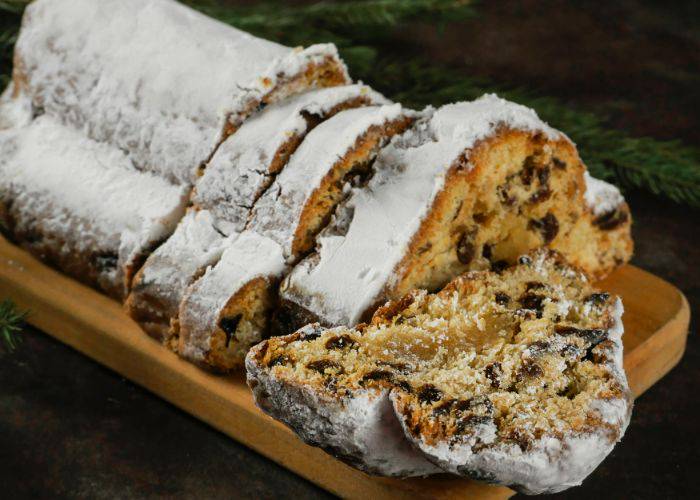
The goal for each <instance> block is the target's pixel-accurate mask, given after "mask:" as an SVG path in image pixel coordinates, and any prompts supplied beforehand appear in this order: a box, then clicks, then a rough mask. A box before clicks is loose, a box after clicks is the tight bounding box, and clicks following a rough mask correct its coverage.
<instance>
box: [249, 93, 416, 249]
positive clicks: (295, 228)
mask: <svg viewBox="0 0 700 500" xmlns="http://www.w3.org/2000/svg"><path fill="white" fill-rule="evenodd" d="M413 117H414V113H412V112H407V111H406V110H403V109H402V108H401V105H400V104H391V105H384V106H369V107H364V108H357V109H350V110H346V111H343V112H341V113H338V114H336V115H335V116H333V117H332V118H330V119H329V120H326V121H325V122H323V123H322V124H320V125H319V126H318V127H316V128H315V129H314V130H312V131H311V132H310V133H309V134H308V135H307V136H306V139H305V140H304V142H302V143H301V145H300V146H299V148H298V149H297V150H296V152H295V153H294V154H293V155H292V157H291V158H290V160H289V165H288V166H287V168H285V169H284V170H283V171H282V172H281V173H280V174H279V176H277V178H276V179H275V182H274V183H273V184H272V185H271V186H270V188H269V189H268V190H267V191H266V192H265V194H264V195H263V196H262V197H261V198H260V199H259V200H258V201H257V203H256V204H255V206H254V207H253V212H252V214H251V219H250V222H249V224H248V228H250V229H253V230H255V231H257V232H258V233H260V234H263V235H266V236H268V237H270V238H272V239H273V240H275V241H277V242H278V243H279V244H280V245H282V248H283V250H284V254H285V257H286V258H287V259H288V260H290V261H291V262H294V261H295V260H296V259H297V258H298V257H299V256H300V255H303V254H304V253H306V252H308V251H309V250H311V249H312V248H313V241H314V237H315V235H316V234H317V233H318V231H319V230H320V229H322V228H323V227H324V226H325V225H326V223H327V222H328V218H329V216H330V213H331V212H332V210H333V208H334V207H335V205H336V204H337V203H338V202H339V201H340V200H341V199H342V198H343V197H344V196H345V193H344V189H345V185H346V184H347V183H348V181H350V180H351V179H352V176H353V175H356V176H357V177H358V178H360V179H359V180H358V182H359V181H361V177H362V176H363V175H366V174H367V173H368V172H369V171H370V165H369V164H370V163H371V161H372V160H373V159H374V158H375V156H376V154H377V152H378V151H379V149H380V148H381V147H382V146H384V144H386V142H387V141H388V140H389V139H390V138H391V137H392V136H394V135H395V134H397V133H401V132H403V131H404V130H405V129H406V128H407V127H408V126H409V125H410V124H411V122H412V121H413Z"/></svg>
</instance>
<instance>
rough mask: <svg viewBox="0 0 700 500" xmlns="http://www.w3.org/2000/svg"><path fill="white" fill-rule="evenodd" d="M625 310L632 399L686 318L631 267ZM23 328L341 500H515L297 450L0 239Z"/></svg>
mask: <svg viewBox="0 0 700 500" xmlns="http://www.w3.org/2000/svg"><path fill="white" fill-rule="evenodd" d="M600 286H601V288H604V289H606V290H608V291H611V292H613V293H616V294H619V295H621V296H622V298H623V302H624V304H625V315H624V318H623V319H624V323H625V335H624V338H623V340H624V344H625V369H626V371H627V375H628V378H629V381H630V386H631V387H632V390H633V392H634V394H635V395H636V396H638V395H639V394H641V393H642V392H644V391H645V390H646V389H648V388H649V387H650V386H651V385H653V384H654V383H655V382H656V381H657V380H659V379H660V378H661V377H663V376H664V375H665V374H666V373H667V372H668V371H669V370H670V369H671V368H672V367H673V366H675V364H676V363H677V362H678V361H679V360H680V358H681V356H682V355H683V351H684V349H685V342H686V337H687V331H688V322H689V308H688V303H687V301H686V299H685V297H684V296H683V294H682V293H681V292H680V291H679V290H678V289H676V288H675V287H673V286H672V285H671V284H669V283H667V282H665V281H663V280H661V279H659V278H657V277H655V276H654V275H652V274H650V273H647V272H646V271H643V270H641V269H639V268H636V267H634V266H625V267H623V268H621V269H619V270H618V271H616V272H615V273H614V274H613V275H612V276H610V277H609V278H608V279H606V280H605V281H604V282H601V283H600ZM6 297H9V298H11V299H12V300H13V301H15V303H17V304H18V306H19V307H20V308H22V309H28V310H29V311H30V313H29V317H28V321H29V322H30V323H31V324H33V325H35V326H36V327H37V328H39V329H41V330H43V331H45V332H47V333H48V334H50V335H52V336H54V337H56V338H57V339H59V340H60V341H62V342H64V343H66V344H68V345H70V346H72V347H73V348H75V349H77V350H78V351H80V352H82V353H84V354H86V355H87V356H89V357H91V358H92V359H94V360H96V361H98V362H99V363H102V364H103V365H105V366H108V367H109V368H111V369H113V370H115V371H116V372H118V373H120V374H122V375H123V376H125V377H127V378H129V379H131V380H132V381H134V382H136V383H138V384H140V385H142V386H143V387H145V388H147V389H149V390H150V391H152V392H154V393H156V394H158V395H159V396H161V397H162V398H164V399H166V400H168V401H170V402H171V403H173V404H175V405H176V406H178V407H180V408H182V409H183V410H184V411H186V412H188V413H190V414H192V415H194V416H196V417H197V418H199V419H201V420H203V421H205V422H207V423H208V424H210V425H212V426H213V427H215V428H216V429H219V430H220V431H222V432H224V433H225V434H227V435H229V436H231V437H232V438H234V439H236V440H238V441H240V442H241V443H243V444H245V445H246V446H249V447H250V448H252V449H254V450H256V451H258V452H259V453H261V454H263V455H265V456H267V457H268V458H270V459H272V460H274V461H275V462H277V463H279V464H280V465H282V466H284V467H286V468H288V469H290V470H292V471H294V472H295V473H297V474H299V475H301V476H303V477H305V478H307V479H308V480H310V481H313V482H314V483H316V484H318V485H320V486H321V487H323V488H325V489H327V490H329V491H331V492H333V493H335V494H337V495H340V496H343V497H352V498H359V497H366V498H367V497H369V498H400V497H408V496H411V497H418V498H456V497H479V498H485V499H486V498H507V497H509V496H510V495H512V493H513V492H512V491H511V490H509V489H507V488H502V487H494V486H489V485H485V484H482V483H478V482H474V481H469V480H466V479H460V478H455V477H451V476H447V475H445V476H435V477H431V478H426V479H408V480H396V479H386V478H374V477H370V476H367V475H365V474H363V473H361V472H358V471H356V470H354V469H352V468H350V467H348V466H347V465H345V464H343V463H341V462H339V461H338V460H335V459H333V458H332V457H330V456H329V455H327V454H325V453H324V452H322V451H321V450H319V449H317V448H313V447H310V446H307V445H305V444H303V443H302V442H301V441H299V440H298V439H297V438H296V436H294V434H292V433H291V432H290V431H289V430H288V429H287V428H286V427H284V426H283V425H282V424H280V423H278V422H276V421H274V420H272V419H271V418H269V417H267V416H265V415H264V414H263V413H262V412H260V411H259V410H258V409H257V408H256V407H255V405H254V404H253V400H252V397H251V395H250V393H249V391H248V389H247V387H246V385H245V383H244V380H243V376H242V375H240V374H239V375H234V376H229V377H221V376H214V375H211V374H209V373H206V372H204V371H202V370H200V369H198V368H196V367H195V366H193V365H191V364H189V363H187V362H184V361H182V360H180V359H179V358H178V357H177V356H176V355H175V354H173V353H171V352H169V351H168V350H166V349H165V348H163V347H162V346H160V345H159V344H158V343H156V342H155V341H153V340H152V339H151V338H149V337H147V336H146V335H145V334H143V333H142V332H141V330H140V328H139V327H138V325H137V324H136V323H134V322H133V321H132V320H131V319H130V318H129V317H128V316H127V315H126V314H125V313H124V312H123V311H122V308H121V305H120V304H118V303H117V302H115V301H113V300H111V299H109V298H107V297H105V296H103V295H101V294H100V293H98V292H96V291H94V290H92V289H90V288H88V287H86V286H84V285H82V284H80V283H78V282H76V281H74V280H72V279H70V278H68V277H66V276H63V275H61V274H60V273H58V272H57V271H55V270H53V269H51V268H49V267H47V266H45V265H44V264H42V263H41V262H39V261H38V260H36V259H35V258H33V257H32V256H31V255H29V254H28V253H26V252H24V251H22V250H20V249H18V248H17V247H15V246H13V245H11V244H10V243H8V242H7V241H6V240H4V239H2V238H0V299H3V298H6Z"/></svg>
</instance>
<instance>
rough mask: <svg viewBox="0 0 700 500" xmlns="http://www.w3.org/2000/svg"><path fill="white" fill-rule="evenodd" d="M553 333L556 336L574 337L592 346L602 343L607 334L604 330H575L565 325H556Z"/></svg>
mask: <svg viewBox="0 0 700 500" xmlns="http://www.w3.org/2000/svg"><path fill="white" fill-rule="evenodd" d="M554 331H555V332H557V334H558V335H563V336H565V337H568V336H570V335H573V336H576V337H578V338H580V339H583V340H584V341H585V342H588V343H589V344H592V345H596V344H598V343H600V342H602V341H603V340H605V339H606V338H607V336H608V332H607V331H605V330H600V329H597V328H576V327H574V326H566V325H557V326H555V327H554Z"/></svg>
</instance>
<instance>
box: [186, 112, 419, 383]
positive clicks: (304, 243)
mask: <svg viewBox="0 0 700 500" xmlns="http://www.w3.org/2000/svg"><path fill="white" fill-rule="evenodd" d="M413 114H414V113H413V112H409V111H404V110H402V109H401V106H400V105H398V104H395V105H384V106H369V107H364V108H357V109H350V110H345V111H342V112H340V113H338V114H336V115H334V116H333V117H332V118H330V119H329V120H327V121H325V122H323V123H321V124H320V125H319V126H317V127H316V128H315V129H314V130H312V131H311V132H310V133H309V134H308V135H307V136H306V138H305V139H304V141H303V142H302V144H301V145H300V146H299V148H298V149H297V151H296V152H295V153H294V154H293V155H292V157H291V159H290V161H289V163H288V165H287V166H286V167H285V168H284V169H283V170H282V172H281V173H280V174H279V175H278V176H277V177H276V179H275V181H274V183H273V185H272V186H271V187H270V188H269V189H268V190H267V191H266V192H265V194H264V195H263V196H262V197H261V198H260V199H259V200H258V202H257V203H256V204H255V206H254V208H253V212H252V215H251V219H250V221H249V223H248V225H247V227H246V230H245V231H244V232H243V233H241V236H239V237H238V239H236V241H234V242H233V243H232V244H231V245H229V246H228V247H227V249H226V251H225V252H224V253H223V255H222V256H221V260H220V261H219V263H218V264H217V265H215V266H213V267H212V268H210V269H208V270H207V272H205V273H204V275H203V276H202V277H200V278H199V279H198V280H197V281H195V282H194V283H193V284H192V285H191V286H190V287H189V288H188V290H187V292H186V294H185V297H184V299H183V301H182V303H181V304H180V310H179V320H178V323H177V325H176V326H177V332H176V335H179V352H180V354H181V355H183V356H184V357H186V358H188V359H190V360H193V361H195V362H197V363H200V364H202V365H205V366H209V367H210V368H212V369H214V370H217V371H228V370H230V369H232V368H235V367H239V366H241V365H242V363H243V359H244V356H245V352H246V351H247V349H248V348H249V347H250V346H251V345H253V344H254V343H256V342H258V341H259V340H260V339H261V338H262V336H263V334H264V333H265V332H266V330H267V324H268V319H269V316H271V314H272V310H273V309H274V307H275V305H276V298H277V286H278V284H279V281H280V279H281V278H282V277H283V276H284V274H285V273H286V272H287V271H288V269H289V267H288V266H289V265H290V264H292V263H294V262H296V261H297V260H298V259H299V258H300V257H302V256H303V255H304V252H306V251H308V250H309V249H310V248H311V246H312V244H313V241H314V237H315V235H316V234H317V233H318V231H319V230H320V229H321V228H322V227H323V226H324V225H325V223H326V222H327V221H328V219H329V218H330V214H331V212H332V211H333V209H334V208H335V206H336V205H337V204H338V203H339V202H340V201H341V200H342V198H343V197H344V196H345V194H346V193H347V191H348V188H347V186H348V185H349V184H350V183H352V182H358V178H360V179H361V178H362V177H363V176H364V175H367V174H368V173H369V172H371V166H370V165H371V162H372V160H373V158H374V157H375V155H376V154H377V151H378V150H379V149H380V148H381V147H382V146H383V145H384V144H385V143H386V142H387V141H388V140H389V139H390V138H391V137H392V136H393V135H395V134H398V133H401V132H402V131H403V130H405V129H406V127H408V126H409V125H410V123H411V121H412V120H413ZM243 235H248V237H247V238H245V239H242V237H243ZM256 246H259V247H260V248H256ZM272 248H278V249H279V251H278V252H277V251H273V250H272ZM258 261H264V262H266V263H267V266H268V267H267V268H268V270H269V272H268V273H267V274H266V275H264V279H263V275H261V274H260V273H259V272H257V271H256V272H253V271H252V270H253V269H257V267H258V265H259V262H258ZM212 283H215V284H216V285H213V284H212ZM253 283H256V284H257V285H255V286H254V285H253ZM244 289H246V290H248V292H245V293H244V292H243V291H242V290H244ZM250 293H253V294H255V295H256V297H259V300H258V298H251V297H250V296H249V294H250ZM243 310H245V311H246V313H245V314H243V315H242V312H241V311H243ZM234 318H238V319H237V320H235V321H234Z"/></svg>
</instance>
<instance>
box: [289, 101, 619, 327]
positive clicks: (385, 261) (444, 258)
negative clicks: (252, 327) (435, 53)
mask: <svg viewBox="0 0 700 500" xmlns="http://www.w3.org/2000/svg"><path fill="white" fill-rule="evenodd" d="M374 168H375V174H374V176H373V177H372V179H370V181H369V183H368V184H367V186H363V187H360V188H358V189H356V190H354V192H353V193H352V194H351V195H350V196H349V197H348V199H347V201H346V202H345V203H343V204H342V205H341V206H340V207H339V208H338V210H337V211H336V213H335V218H334V221H333V222H332V223H331V224H330V225H329V226H328V227H327V228H326V229H325V230H324V231H323V232H322V233H321V234H320V236H319V238H318V240H317V244H316V250H315V252H314V253H312V254H311V255H309V256H308V257H307V258H306V259H305V260H303V261H302V262H301V263H300V264H298V265H297V266H296V267H295V268H294V270H293V271H292V272H291V273H290V275H289V276H288V277H287V278H286V279H285V280H284V282H283V283H282V286H281V291H280V296H281V309H280V311H279V312H278V313H277V315H276V324H277V326H278V330H279V331H280V332H282V333H288V332H290V331H293V330H294V329H295V328H298V327H300V326H302V325H303V324H305V323H307V322H309V321H316V320H317V321H320V322H321V323H322V324H326V325H348V324H349V325H352V324H355V323H357V322H359V321H362V320H366V319H367V318H368V317H369V316H370V315H371V313H372V311H373V310H374V309H375V308H376V307H377V306H378V305H379V304H381V303H382V302H383V301H385V300H387V299H391V298H397V297H400V296H402V295H403V294H405V293H407V292H408V291H409V290H411V289H412V288H416V287H418V288H426V289H428V290H435V289H438V288H440V287H441V286H443V285H444V284H445V283H447V282H448V281H449V280H450V279H451V278H453V277H454V276H456V275H458V274H460V273H462V272H464V271H466V270H472V269H475V270H478V269H489V268H493V269H497V268H499V267H502V266H504V265H507V264H512V263H513V262H514V261H515V259H516V258H517V256H518V255H521V254H522V253H524V252H527V251H528V250H530V249H532V248H537V247H542V246H547V247H551V248H554V249H560V250H561V251H562V252H564V253H565V254H566V255H567V256H568V257H570V258H571V260H572V261H574V262H576V263H577V264H579V265H581V267H583V268H584V270H585V271H586V272H588V273H589V274H591V275H593V276H602V275H605V274H607V273H608V272H609V271H611V270H612V269H613V268H614V267H615V266H616V265H619V264H620V263H622V262H625V261H627V260H628V259H629V257H630V255H631V239H630V238H629V218H628V219H626V221H625V222H624V224H621V225H620V227H619V230H618V233H617V234H618V239H619V240H620V241H617V240H615V241H611V240H610V239H609V238H603V237H596V238H593V237H591V235H592V234H593V233H595V232H596V231H598V232H600V231H599V230H598V228H596V226H595V225H592V224H591V221H592V218H591V217H592V212H591V209H590V208H589V206H588V204H587V201H586V198H585V193H586V182H585V177H584V174H585V166H584V165H583V164H582V163H581V161H580V159H579V157H578V154H577V153H576V149H575V147H574V145H573V144H572V143H571V142H570V141H569V140H568V139H567V138H566V137H565V136H564V135H563V134H561V133H559V132H557V131H555V130H553V129H551V128H550V127H548V126H547V125H546V124H545V123H543V122H542V121H540V120H539V119H538V118H537V115H536V114H535V113H534V111H532V110H529V109H527V108H524V107H522V106H519V105H516V104H513V103H509V102H506V101H504V100H502V99H498V98H497V97H495V96H493V95H487V96H484V97H482V98H480V99H478V100H476V101H473V102H469V103H458V104H453V105H447V106H444V107H442V108H440V109H438V110H437V111H435V112H434V113H432V115H431V116H429V117H427V118H425V119H424V120H423V121H422V122H419V123H418V125H416V126H415V127H414V128H413V129H410V130H409V131H407V132H406V133H405V134H404V135H402V136H400V137H397V138H396V139H395V140H394V141H392V143H391V144H390V145H389V146H387V147H386V148H385V149H384V150H383V151H382V152H381V153H380V155H379V156H378V158H377V161H376V162H375V167H374ZM618 194H619V193H618ZM584 220H588V221H589V222H588V224H587V225H586V224H585V223H583V222H580V221H584ZM577 225H579V226H580V227H578V228H577V229H576V231H574V228H576V227H577ZM572 233H574V234H572ZM582 238H586V241H587V243H586V245H584V246H579V245H576V244H574V243H573V241H572V239H573V240H575V239H582ZM606 245H615V249H614V252H615V255H616V257H615V258H614V259H605V258H603V256H602V254H604V253H605V251H606V250H605V247H606ZM600 247H602V248H600Z"/></svg>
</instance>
